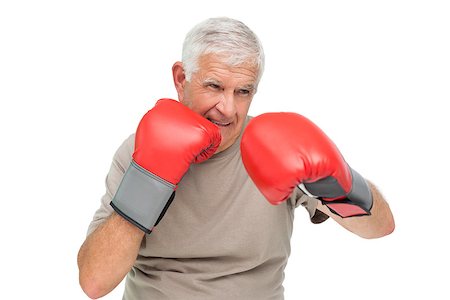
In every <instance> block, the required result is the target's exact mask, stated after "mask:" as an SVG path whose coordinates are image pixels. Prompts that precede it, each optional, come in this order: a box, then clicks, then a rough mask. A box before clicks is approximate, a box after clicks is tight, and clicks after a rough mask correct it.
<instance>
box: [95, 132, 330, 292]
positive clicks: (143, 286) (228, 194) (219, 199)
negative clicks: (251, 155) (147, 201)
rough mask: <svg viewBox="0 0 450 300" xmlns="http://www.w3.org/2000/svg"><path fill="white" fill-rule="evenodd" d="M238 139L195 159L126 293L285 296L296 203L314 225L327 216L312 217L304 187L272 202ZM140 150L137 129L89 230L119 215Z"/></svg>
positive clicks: (145, 244) (312, 203)
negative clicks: (119, 197) (120, 195)
mask: <svg viewBox="0 0 450 300" xmlns="http://www.w3.org/2000/svg"><path fill="white" fill-rule="evenodd" d="M239 144H240V140H238V141H237V142H236V143H234V144H233V145H232V146H231V147H230V148H228V149H226V150H225V151H223V152H221V153H218V154H216V155H214V156H213V157H212V158H210V159H209V160H207V161H205V162H203V163H200V164H194V165H191V167H190V168H189V170H188V172H187V173H186V174H185V175H184V177H183V179H182V180H181V182H180V184H179V185H178V188H177V190H176V196H175V199H174V201H173V202H172V204H171V206H170V207H169V209H168V211H167V213H166V214H165V216H164V218H163V219H162V220H161V222H160V223H159V225H158V226H157V227H156V228H155V229H154V231H153V232H152V233H151V234H149V235H145V237H144V239H143V241H142V244H141V248H140V250H139V255H138V257H137V259H136V262H135V264H134V266H133V267H132V269H131V271H130V272H129V274H128V276H127V278H126V283H125V292H124V299H129V300H131V299H159V300H162V299H172V300H173V299H183V300H188V299H196V300H199V299H227V300H228V299H245V300H251V299H258V300H264V299H277V300H279V299H283V291H284V288H283V285H282V283H283V279H284V268H285V266H286V263H287V260H288V257H289V254H290V238H291V234H292V225H293V218H294V211H293V210H294V208H295V207H297V206H299V205H303V206H304V207H305V208H306V209H307V210H308V212H309V214H310V217H311V218H312V221H313V222H314V223H318V222H320V221H323V220H324V218H323V215H320V213H319V219H317V217H318V214H316V216H315V217H313V216H314V214H315V212H316V206H317V200H316V199H313V198H310V197H308V196H306V195H304V194H303V193H302V192H301V191H300V190H299V189H296V191H295V192H294V193H293V195H292V196H291V198H290V199H289V200H288V201H286V202H284V203H282V204H280V205H278V206H273V205H271V204H269V202H268V201H267V200H266V199H265V198H264V196H263V195H262V194H261V193H260V192H259V191H258V189H257V188H256V186H255V185H254V184H253V182H252V180H251V179H250V178H249V177H248V175H247V172H246V171H245V168H244V166H243V164H242V161H241V155H240V150H239ZM133 149H134V135H131V136H130V137H129V138H128V139H127V140H125V142H124V143H123V144H122V145H121V146H120V148H119V149H118V150H117V152H116V154H115V156H114V159H113V162H112V165H111V169H110V171H109V173H108V175H107V178H106V194H105V195H104V196H103V198H102V201H101V206H100V208H99V209H98V210H97V212H96V213H95V215H94V218H93V221H92V222H91V224H90V226H89V230H88V234H90V233H92V232H93V231H94V230H95V229H96V228H97V227H98V226H99V225H100V224H101V223H102V222H103V221H105V219H106V218H107V217H108V216H109V215H110V214H111V213H112V211H113V209H112V208H111V206H110V202H111V199H112V197H113V195H114V194H115V192H116V190H117V188H118V186H119V184H120V181H121V179H122V176H123V174H124V173H125V171H126V169H127V168H128V166H129V164H130V162H131V155H132V153H133ZM261 163H264V162H261Z"/></svg>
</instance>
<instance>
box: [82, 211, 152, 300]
mask: <svg viewBox="0 0 450 300" xmlns="http://www.w3.org/2000/svg"><path fill="white" fill-rule="evenodd" d="M143 237H144V232H143V231H142V230H140V229H139V228H138V227H136V226H134V225H132V224H131V223H130V222H128V221H126V220H125V219H124V218H122V217H121V216H119V215H118V214H116V213H115V212H113V213H112V215H111V216H110V217H109V218H108V219H107V220H106V221H105V222H104V223H103V224H101V225H100V226H99V227H98V228H97V229H96V230H95V231H94V232H92V233H91V234H90V235H89V236H88V237H87V238H86V240H85V242H84V243H83V245H82V246H81V248H80V251H79V252H78V268H79V280H80V286H81V288H82V289H83V291H84V292H85V293H86V295H88V296H89V297H90V298H92V299H97V298H100V297H102V296H104V295H106V294H108V293H109V292H111V291H112V290H113V289H114V288H115V287H116V286H117V285H118V284H119V283H120V282H121V281H122V279H123V278H124V277H125V275H126V274H127V273H128V272H129V271H130V269H131V267H132V266H133V263H134V261H135V260H136V257H137V255H138V251H139V247H140V244H141V241H142V238H143Z"/></svg>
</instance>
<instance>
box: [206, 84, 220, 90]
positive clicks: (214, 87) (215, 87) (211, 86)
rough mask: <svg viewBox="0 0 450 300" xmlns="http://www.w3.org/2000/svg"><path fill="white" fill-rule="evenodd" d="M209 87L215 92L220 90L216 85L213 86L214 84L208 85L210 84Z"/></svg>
mask: <svg viewBox="0 0 450 300" xmlns="http://www.w3.org/2000/svg"><path fill="white" fill-rule="evenodd" d="M209 87H210V88H213V89H215V90H217V89H219V88H220V86H218V85H217V84H214V83H210V84H209Z"/></svg>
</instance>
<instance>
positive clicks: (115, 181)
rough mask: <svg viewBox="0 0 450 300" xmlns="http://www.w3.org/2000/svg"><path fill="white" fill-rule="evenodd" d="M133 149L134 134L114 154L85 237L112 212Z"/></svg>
mask: <svg viewBox="0 0 450 300" xmlns="http://www.w3.org/2000/svg"><path fill="white" fill-rule="evenodd" d="M133 149H134V134H132V135H130V136H129V137H128V138H127V139H126V140H125V141H124V142H123V143H122V145H121V146H120V147H119V148H118V149H117V151H116V153H115V154H114V157H113V161H112V163H111V167H110V169H109V172H108V174H107V175H106V179H105V187H106V191H105V194H104V195H103V197H102V198H101V202H100V208H99V209H97V211H96V212H95V214H94V217H93V218H92V221H91V223H90V224H89V228H88V231H87V235H89V234H91V233H92V232H94V231H95V229H97V228H98V226H100V224H102V223H103V222H104V221H105V220H106V219H107V218H108V217H109V216H110V215H111V213H112V212H113V208H112V207H111V205H110V203H111V200H112V198H113V197H114V195H115V194H116V191H117V189H118V188H119V185H120V182H121V181H122V177H123V176H124V174H125V171H126V170H127V169H128V166H129V165H130V163H131V158H132V154H133Z"/></svg>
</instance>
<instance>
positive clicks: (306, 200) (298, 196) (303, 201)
mask: <svg viewBox="0 0 450 300" xmlns="http://www.w3.org/2000/svg"><path fill="white" fill-rule="evenodd" d="M290 201H291V204H292V206H294V207H299V206H303V207H304V208H305V209H306V211H307V212H308V214H309V219H310V220H311V222H312V223H314V224H319V223H322V222H324V221H326V220H327V219H328V218H329V217H328V215H326V214H325V213H323V212H321V211H320V210H318V209H317V203H318V201H319V200H317V199H316V198H313V197H310V196H308V195H306V194H305V193H303V192H302V191H301V190H300V189H298V188H296V189H294V192H293V193H292V195H291V198H290Z"/></svg>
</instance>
